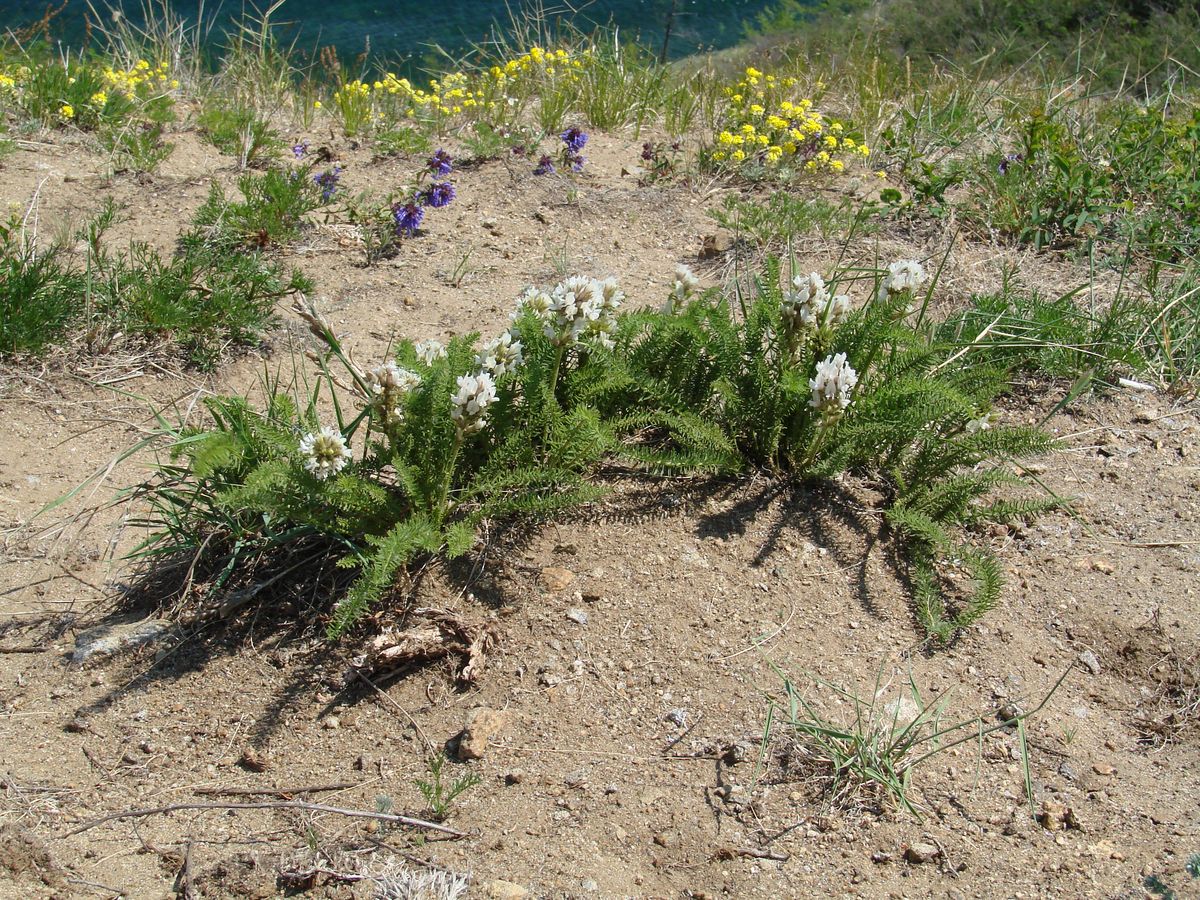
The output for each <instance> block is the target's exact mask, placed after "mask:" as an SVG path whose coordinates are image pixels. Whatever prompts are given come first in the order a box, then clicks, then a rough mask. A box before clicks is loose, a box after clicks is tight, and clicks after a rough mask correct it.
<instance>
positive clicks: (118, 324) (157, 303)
mask: <svg viewBox="0 0 1200 900" xmlns="http://www.w3.org/2000/svg"><path fill="white" fill-rule="evenodd" d="M118 215H119V210H118V208H117V207H116V206H115V205H114V204H111V203H110V204H107V205H106V206H105V207H104V208H103V209H102V210H101V211H100V212H99V213H98V214H97V215H96V216H94V217H93V218H92V219H91V220H89V222H88V223H87V224H86V225H85V226H84V227H83V228H82V229H80V231H79V232H78V233H77V235H76V238H77V239H79V240H82V241H83V242H84V253H83V256H82V258H79V257H77V256H75V255H72V254H71V253H69V252H68V248H67V247H66V246H65V245H64V244H63V243H59V242H55V243H51V244H49V245H48V246H45V247H39V246H38V245H37V244H36V243H35V242H34V241H33V239H32V237H31V236H30V235H29V233H28V232H27V231H26V229H25V228H24V225H23V222H22V220H20V219H19V218H14V219H12V220H10V221H9V223H8V224H7V225H5V226H3V227H0V257H2V259H3V263H0V354H2V355H4V356H25V355H32V354H38V353H41V352H43V351H44V350H45V349H46V348H47V347H48V346H49V345H51V344H54V343H59V342H67V343H79V342H81V341H82V342H83V343H85V344H86V347H87V349H88V350H89V351H91V352H94V353H103V352H107V351H110V350H112V349H113V346H114V341H117V340H128V339H129V338H130V337H132V338H135V339H140V341H141V342H142V343H143V344H145V343H149V342H156V343H157V342H163V341H166V342H168V343H170V344H174V345H176V346H177V347H179V349H180V350H181V351H182V353H183V355H184V358H185V359H186V361H187V362H188V363H189V364H191V365H194V366H197V367H199V368H202V369H209V368H212V367H213V366H214V365H215V363H216V362H217V360H218V359H219V358H220V357H221V355H222V354H223V353H224V352H225V351H226V350H227V348H228V347H230V346H231V345H232V346H246V345H249V344H253V343H254V342H256V341H258V340H260V339H261V337H262V335H263V333H264V330H265V329H266V328H267V327H268V325H269V324H270V323H271V322H272V321H273V319H274V307H275V304H276V303H277V302H278V301H279V300H280V299H281V298H284V297H287V296H289V295H291V294H293V293H295V292H296V291H300V290H304V289H306V288H307V287H308V282H307V281H306V280H305V279H304V278H303V277H301V276H300V275H299V274H298V273H292V274H291V275H287V274H285V272H284V271H283V270H282V268H281V267H280V266H279V265H278V264H276V263H271V262H268V261H266V260H264V259H262V258H261V257H259V256H256V255H244V254H229V253H226V252H223V251H222V249H221V248H220V247H219V246H216V245H210V244H204V243H202V242H201V243H196V244H192V245H188V246H186V247H185V249H184V250H183V251H181V252H180V253H178V254H176V255H175V256H172V257H169V258H164V257H163V256H162V255H161V254H160V253H159V252H158V251H157V250H154V249H153V248H152V247H150V246H149V245H147V244H143V243H137V242H134V243H131V244H130V245H129V247H128V248H127V249H124V250H121V251H118V252H112V251H110V250H109V249H107V248H106V246H105V243H104V235H105V232H106V231H107V230H108V229H109V228H110V227H111V226H112V225H113V223H114V222H115V221H116V219H117V217H118Z"/></svg>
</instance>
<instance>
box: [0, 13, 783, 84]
mask: <svg viewBox="0 0 1200 900" xmlns="http://www.w3.org/2000/svg"><path fill="white" fill-rule="evenodd" d="M47 2H48V0H0V27H17V26H20V25H22V24H25V23H28V22H32V21H35V20H37V19H39V18H40V17H41V15H42V13H43V12H44V11H45V9H46V4H47ZM96 5H97V7H100V8H104V3H103V2H98V3H97V4H96ZM113 5H114V6H115V7H117V8H119V9H120V10H121V11H122V13H123V14H124V15H126V16H128V17H129V18H130V19H131V20H134V21H138V20H139V19H140V9H141V3H140V0H116V2H115V3H114V4H113ZM573 5H575V6H577V7H582V8H581V9H580V10H579V11H578V12H571V11H570V9H569V8H568V7H566V6H565V5H564V4H563V3H562V2H561V0H560V2H555V0H543V2H541V3H537V2H536V0H508V2H507V3H506V2H505V0H433V2H430V0H424V2H413V0H341V2H338V3H330V2H328V0H285V2H284V4H283V6H282V7H281V8H280V9H279V10H278V11H277V12H276V13H275V14H274V16H273V17H272V21H273V22H275V23H277V26H278V27H277V31H276V34H277V36H278V38H279V39H280V40H281V41H283V42H284V43H285V44H287V45H291V44H292V43H293V41H294V42H295V46H296V48H297V49H298V50H300V51H302V52H306V53H315V52H316V51H317V50H319V49H320V48H321V47H324V46H330V45H332V46H334V47H336V49H337V51H338V54H339V56H340V58H341V59H342V61H343V63H353V61H354V60H355V59H356V58H358V57H359V56H360V55H361V54H363V53H364V52H369V53H370V55H371V56H372V57H373V58H376V59H382V60H386V61H388V62H389V63H393V64H395V65H396V66H398V67H400V68H406V69H410V70H411V69H412V68H413V67H415V66H418V65H421V64H424V65H430V66H431V67H433V68H437V69H444V68H445V66H444V65H436V64H435V60H437V59H438V57H439V55H440V54H439V53H438V51H437V49H436V48H442V49H444V50H445V51H447V52H449V53H450V54H452V55H454V56H459V55H461V54H463V53H465V52H467V51H468V50H469V48H471V47H472V46H474V45H477V44H479V43H484V42H487V41H488V39H489V37H490V36H491V35H492V34H493V33H494V30H495V29H498V30H499V31H500V32H505V33H507V32H508V31H509V30H510V23H511V19H512V15H511V14H510V9H511V11H512V13H513V14H515V15H516V16H517V17H518V18H523V17H524V16H526V15H527V14H528V12H529V10H531V9H534V8H536V7H537V6H541V7H542V8H544V9H545V11H546V13H547V19H548V20H550V21H551V22H552V23H556V24H570V25H572V26H574V27H577V28H580V29H583V30H585V31H590V30H591V29H593V28H595V27H596V26H597V25H605V26H614V27H616V28H617V29H618V33H619V34H620V35H621V36H622V37H623V38H628V39H631V40H637V41H638V42H640V43H642V44H644V45H646V46H647V47H651V48H653V49H654V52H656V53H657V52H658V51H659V50H660V49H661V46H662V42H663V33H664V26H665V23H666V20H667V17H668V14H669V10H670V9H671V6H672V0H594V2H591V3H587V2H580V0H575V2H574V4H573ZM769 5H770V0H677V2H676V9H677V12H676V15H675V22H674V27H673V29H672V37H671V42H670V47H669V54H670V56H671V57H672V58H678V57H680V56H684V55H687V54H689V53H695V52H697V51H699V50H707V49H718V48H722V47H728V46H730V45H732V44H734V43H737V41H739V40H740V39H741V38H742V37H743V35H744V31H743V23H744V22H745V21H746V20H748V19H752V18H753V17H754V16H755V15H756V14H757V13H759V12H760V11H761V10H763V9H764V8H765V7H767V6H769ZM173 8H175V9H176V10H177V11H178V12H179V13H181V14H182V15H184V16H185V17H189V18H190V19H191V20H193V21H194V20H195V18H196V17H197V15H198V13H199V12H200V10H201V9H203V16H204V19H205V20H208V21H211V22H213V23H215V25H216V28H215V30H214V32H213V34H214V35H219V34H220V32H221V29H222V28H224V27H227V26H228V24H229V23H230V22H231V21H232V20H235V19H236V18H238V17H240V15H241V12H242V9H243V8H244V7H243V4H242V3H241V2H225V3H224V4H223V5H217V4H215V3H214V2H211V0H210V2H207V3H204V4H201V2H200V0H177V2H175V3H173ZM245 8H248V9H252V7H249V6H247V7H245ZM86 14H87V4H86V2H85V0H68V3H67V7H66V9H65V10H64V11H63V13H62V14H61V15H60V16H59V18H58V19H57V20H56V21H55V35H56V37H58V38H59V39H61V40H63V41H64V42H65V43H70V44H72V45H77V44H78V43H79V42H80V41H81V39H82V36H83V34H84V32H83V29H82V23H83V21H84V17H85V15H86ZM214 42H215V43H219V37H218V38H217V40H216V41H214Z"/></svg>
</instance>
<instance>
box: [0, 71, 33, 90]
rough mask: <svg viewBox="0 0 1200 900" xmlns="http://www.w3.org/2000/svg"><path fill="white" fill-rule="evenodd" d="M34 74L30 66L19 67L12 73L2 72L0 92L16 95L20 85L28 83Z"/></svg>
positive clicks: (0, 73)
mask: <svg viewBox="0 0 1200 900" xmlns="http://www.w3.org/2000/svg"><path fill="white" fill-rule="evenodd" d="M32 74H33V72H32V71H30V69H29V66H18V67H17V68H16V69H13V70H12V71H11V72H0V92H2V93H6V94H15V93H16V91H17V87H18V85H20V84H22V83H24V82H26V81H28V80H29V76H31V75H32Z"/></svg>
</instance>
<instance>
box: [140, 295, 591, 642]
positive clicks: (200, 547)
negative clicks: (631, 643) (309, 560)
mask: <svg viewBox="0 0 1200 900" xmlns="http://www.w3.org/2000/svg"><path fill="white" fill-rule="evenodd" d="M303 314H304V315H305V317H306V319H307V320H308V321H309V323H310V325H311V326H312V328H313V330H314V331H315V332H316V333H318V334H319V335H320V336H321V338H322V340H323V341H324V342H325V344H326V346H327V347H328V349H329V354H328V358H327V360H326V364H325V365H323V367H322V374H321V376H320V377H319V378H318V379H317V381H316V384H315V385H314V386H311V387H309V386H306V385H304V384H299V383H297V384H293V385H291V386H290V388H289V389H288V390H285V389H284V387H283V385H282V384H281V383H280V382H279V381H278V380H272V381H270V382H269V383H268V385H267V386H266V387H267V394H268V396H269V398H270V400H269V402H268V404H267V408H266V410H265V412H263V413H256V412H254V411H252V410H251V409H250V407H249V405H248V404H247V403H246V401H245V400H242V399H239V398H222V399H218V400H213V401H210V402H209V404H208V409H209V413H210V417H211V422H210V423H209V424H208V425H206V426H205V428H204V429H202V430H200V431H193V432H177V433H173V434H171V435H170V436H171V441H172V449H171V452H170V457H171V459H170V461H169V462H167V463H165V464H163V465H161V466H160V471H159V474H158V476H157V477H156V478H155V480H154V481H153V482H151V483H149V484H147V485H145V486H144V491H145V492H146V494H147V495H148V496H149V497H150V498H151V504H152V508H151V511H150V513H149V514H148V515H147V517H146V520H147V521H150V522H156V523H157V528H156V531H155V533H154V534H153V535H152V536H151V538H150V539H148V541H147V542H146V544H145V545H143V547H142V548H140V549H139V553H140V554H141V555H143V556H145V555H158V556H168V557H175V558H179V557H180V556H183V557H185V558H186V557H188V556H191V557H192V558H194V559H199V558H200V557H204V556H206V555H207V556H208V557H210V558H209V559H206V560H205V561H204V566H203V567H204V568H206V569H208V570H211V569H213V568H217V566H215V564H214V561H213V559H212V558H211V557H212V556H213V555H220V554H228V553H230V552H231V551H230V550H229V549H228V548H230V547H234V548H236V552H238V553H240V554H241V556H242V558H248V556H249V555H253V556H255V557H258V556H259V555H261V554H266V553H275V554H277V555H281V556H286V555H287V554H289V553H292V554H294V552H295V549H294V548H295V546H296V545H298V544H302V543H305V542H311V541H312V540H313V539H314V538H320V539H321V541H323V546H325V547H327V548H328V550H327V554H328V555H331V556H333V557H334V558H335V559H337V561H338V564H339V565H341V566H342V567H344V568H349V569H355V570H357V577H356V578H355V580H354V582H353V584H351V585H350V587H349V589H348V590H347V591H346V593H345V594H344V596H342V597H341V598H340V599H339V600H338V602H337V605H336V608H335V609H334V610H333V613H332V616H331V618H330V620H329V624H328V630H329V632H330V634H331V635H334V636H336V635H338V634H341V633H342V632H343V631H345V630H346V629H347V628H349V627H350V626H351V625H352V624H353V623H354V622H355V621H356V620H357V619H358V618H359V617H360V616H361V615H362V614H363V613H364V612H366V611H367V610H368V609H369V608H370V607H371V606H372V605H373V604H374V603H375V602H376V601H377V600H378V599H379V598H380V597H381V596H382V595H384V594H386V593H387V592H388V591H389V590H390V589H391V587H392V584H393V582H394V580H395V577H396V574H397V572H398V571H399V570H400V569H401V568H402V567H403V566H405V565H407V564H408V563H410V562H411V561H412V560H413V559H414V558H416V557H418V556H421V555H428V554H432V553H443V554H445V555H446V556H447V557H454V556H458V555H461V554H463V553H465V552H467V551H468V550H469V549H471V547H472V546H473V545H474V543H475V540H476V530H477V527H478V526H479V525H480V523H482V522H483V521H484V520H487V519H493V518H498V517H525V518H539V517H544V516H547V515H550V514H553V513H555V512H557V511H559V510H561V509H564V508H567V507H570V506H573V505H577V504H579V503H581V502H585V501H587V500H590V499H593V498H595V497H596V496H598V495H599V490H598V489H597V488H596V487H595V486H593V485H590V484H587V483H586V482H584V480H583V477H582V474H583V472H584V471H585V470H586V469H587V468H588V467H590V466H592V465H594V464H595V463H596V462H597V461H598V460H599V459H600V458H601V456H602V455H603V453H604V452H605V450H606V449H607V448H608V447H609V446H610V443H611V439H610V438H609V434H608V431H607V429H606V428H604V427H602V426H601V424H600V421H599V418H598V416H597V415H596V413H595V412H594V411H593V410H590V409H589V408H587V407H585V406H582V405H579V404H577V403H572V402H571V401H570V400H569V399H568V398H567V396H566V395H567V394H568V393H569V391H568V390H567V389H566V388H565V386H564V387H563V388H562V389H561V390H556V380H557V375H559V374H564V373H565V372H566V371H567V370H569V369H571V368H572V367H574V366H575V365H577V364H578V360H577V358H576V356H575V354H576V351H575V350H570V351H562V352H560V349H559V348H555V347H554V346H552V345H551V344H550V342H549V341H547V340H545V339H544V338H542V337H540V332H538V331H537V329H534V328H532V327H530V328H529V334H528V337H527V341H528V344H527V350H526V365H525V366H523V367H522V368H521V369H520V371H519V373H509V374H507V375H503V376H501V377H500V379H499V380H498V382H497V386H496V389H497V397H498V399H497V402H496V403H495V404H494V405H493V406H492V407H491V409H489V412H488V415H489V420H490V422H489V427H488V428H487V429H485V430H483V431H480V432H476V433H473V432H470V431H466V432H464V431H462V430H460V429H459V428H458V427H457V426H456V424H455V422H454V421H453V420H452V418H451V417H450V415H449V412H450V410H451V408H452V407H453V400H452V397H453V395H454V394H455V392H456V390H457V388H458V380H459V376H463V375H466V374H468V373H471V372H474V371H477V368H476V362H475V355H476V354H475V350H474V349H473V346H472V345H473V343H474V341H475V338H476V335H469V336H467V337H463V338H457V339H455V340H453V341H451V342H450V344H449V346H448V347H446V348H445V354H444V356H441V357H440V358H435V359H433V361H432V362H428V361H426V360H425V359H422V358H420V357H419V356H418V353H417V351H416V348H415V347H414V345H413V344H412V343H411V342H409V341H404V342H402V343H401V344H400V345H399V346H398V347H397V350H396V355H395V356H396V362H397V363H399V365H400V366H402V367H404V369H406V370H407V371H410V372H412V373H414V374H415V375H418V376H419V379H420V381H419V384H417V385H416V386H414V387H412V388H411V390H408V391H407V392H406V393H404V394H403V395H402V396H401V397H400V398H399V399H398V400H397V403H398V405H397V406H394V407H393V408H392V409H390V410H389V409H385V408H384V406H383V402H384V400H385V397H384V396H383V395H381V394H378V393H376V392H375V391H374V390H373V389H372V387H371V386H370V385H371V384H372V382H371V381H370V378H371V377H373V376H368V375H365V374H364V373H362V372H361V371H359V370H358V369H357V368H356V367H354V366H353V365H352V364H351V363H349V361H348V360H347V359H346V357H345V356H344V355H343V352H342V349H341V346H340V344H339V343H338V341H337V339H336V338H335V337H334V335H333V334H332V332H331V331H330V330H329V329H328V326H327V325H326V324H325V323H324V320H323V319H321V318H320V316H318V315H317V314H315V313H313V312H304V313H303ZM564 357H565V358H564ZM329 363H334V364H337V363H340V364H342V365H343V366H344V367H345V369H346V371H347V372H348V373H349V375H350V378H351V379H352V381H353V383H354V384H355V386H356V391H357V393H358V397H357V410H358V411H357V412H356V413H354V417H353V418H352V419H350V420H347V419H345V418H344V410H343V408H342V406H341V402H340V401H339V400H338V398H337V396H336V394H333V393H331V395H330V397H329V402H330V403H331V404H332V405H333V408H334V411H335V414H336V418H337V422H338V431H339V432H340V433H341V434H343V435H344V436H345V439H346V441H347V442H348V443H350V444H351V445H353V444H354V443H356V442H357V443H358V444H359V447H357V448H355V449H356V450H357V451H358V453H357V454H356V455H357V457H358V460H357V461H356V462H355V463H354V464H353V465H352V466H350V467H349V468H346V469H343V470H342V471H339V472H337V473H336V474H334V475H332V476H330V477H328V478H327V479H326V480H320V479H319V478H318V477H316V476H315V475H314V474H312V473H311V472H309V471H308V470H307V469H306V468H305V467H304V465H303V459H302V454H301V452H300V450H299V449H298V446H299V442H300V439H301V437H302V436H303V435H305V434H311V433H314V432H316V431H317V430H318V428H319V426H320V421H319V419H320V416H319V415H318V409H319V408H320V407H321V405H322V403H323V397H322V395H323V393H324V391H325V389H326V388H329V389H330V391H331V392H332V391H333V382H332V376H331V373H330V370H329V368H328V364H329ZM560 394H561V395H562V396H561V398H560ZM393 399H395V398H393ZM389 402H390V401H389ZM181 459H182V460H185V463H184V464H183V465H180V464H179V460H181ZM206 538H207V540H206ZM222 558H223V557H222ZM289 558H290V557H289Z"/></svg>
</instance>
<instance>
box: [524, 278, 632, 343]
mask: <svg viewBox="0 0 1200 900" xmlns="http://www.w3.org/2000/svg"><path fill="white" fill-rule="evenodd" d="M624 301H625V294H624V293H623V292H622V291H621V289H620V287H618V286H617V281H616V279H615V278H606V279H604V280H603V281H597V280H596V279H594V278H587V277H585V276H582V275H576V276H573V277H571V278H568V279H566V280H565V281H562V282H560V283H559V284H557V285H555V287H554V289H553V290H551V291H550V292H549V293H547V292H546V291H542V290H538V289H536V288H530V289H529V290H527V291H526V292H525V293H524V294H523V295H522V296H521V299H520V300H519V301H518V302H517V313H518V314H520V312H521V311H522V310H529V311H530V312H532V313H533V314H534V315H536V316H537V317H538V319H540V320H541V322H542V329H543V331H544V333H545V335H546V337H547V338H548V339H549V340H550V341H552V342H553V343H554V345H555V346H557V347H565V346H568V345H570V344H573V343H575V342H576V341H579V340H582V339H583V338H585V337H595V338H597V340H598V341H599V343H600V344H601V345H602V346H604V347H607V348H609V349H611V348H612V346H613V341H612V337H611V334H612V331H613V329H614V328H616V324H617V319H616V311H617V309H618V308H619V307H620V306H621V304H622V303H623V302H624Z"/></svg>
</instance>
